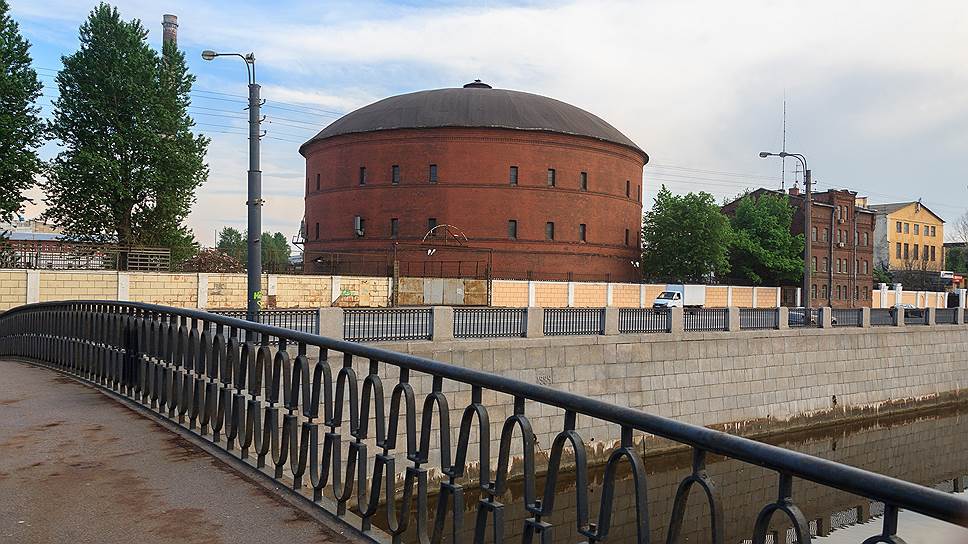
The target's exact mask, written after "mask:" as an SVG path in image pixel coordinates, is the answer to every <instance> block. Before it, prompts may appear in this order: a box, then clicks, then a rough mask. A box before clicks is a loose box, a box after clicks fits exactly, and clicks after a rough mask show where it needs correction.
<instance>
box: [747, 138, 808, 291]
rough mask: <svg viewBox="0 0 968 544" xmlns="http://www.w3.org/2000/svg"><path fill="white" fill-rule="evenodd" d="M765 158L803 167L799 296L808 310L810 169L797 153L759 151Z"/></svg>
mask: <svg viewBox="0 0 968 544" xmlns="http://www.w3.org/2000/svg"><path fill="white" fill-rule="evenodd" d="M767 157H781V158H784V157H794V158H796V159H797V160H799V161H800V164H801V165H803V184H804V185H805V186H806V193H805V194H804V197H803V287H802V288H801V290H802V294H801V295H800V300H801V303H802V304H803V307H804V308H810V304H811V302H812V301H811V300H810V299H811V296H810V287H811V285H812V283H813V282H812V281H811V278H810V275H811V272H812V268H811V259H810V255H811V253H812V251H811V247H810V245H811V244H812V243H813V238H811V230H810V224H811V222H812V219H813V217H812V215H813V211H812V210H813V196H812V194H813V193H812V187H813V179H812V177H811V175H810V169H809V168H807V159H806V158H805V157H804V156H803V155H801V154H799V153H787V152H786V151H781V152H779V153H770V152H769V151H760V158H761V159H765V158H767Z"/></svg>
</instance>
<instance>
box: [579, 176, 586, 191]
mask: <svg viewBox="0 0 968 544" xmlns="http://www.w3.org/2000/svg"><path fill="white" fill-rule="evenodd" d="M578 186H579V187H580V188H581V190H582V191H587V190H588V172H582V173H581V175H580V176H579V177H578Z"/></svg>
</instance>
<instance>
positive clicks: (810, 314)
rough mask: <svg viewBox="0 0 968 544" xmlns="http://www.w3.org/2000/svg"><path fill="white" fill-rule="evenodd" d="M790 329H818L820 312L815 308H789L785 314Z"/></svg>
mask: <svg viewBox="0 0 968 544" xmlns="http://www.w3.org/2000/svg"><path fill="white" fill-rule="evenodd" d="M787 326H788V327H790V328H804V327H819V326H820V311H819V310H818V309H817V308H790V309H789V310H788V312H787Z"/></svg>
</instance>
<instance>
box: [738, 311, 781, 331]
mask: <svg viewBox="0 0 968 544" xmlns="http://www.w3.org/2000/svg"><path fill="white" fill-rule="evenodd" d="M739 328H740V329H778V328H780V312H779V311H778V310H777V309H776V308H740V309H739Z"/></svg>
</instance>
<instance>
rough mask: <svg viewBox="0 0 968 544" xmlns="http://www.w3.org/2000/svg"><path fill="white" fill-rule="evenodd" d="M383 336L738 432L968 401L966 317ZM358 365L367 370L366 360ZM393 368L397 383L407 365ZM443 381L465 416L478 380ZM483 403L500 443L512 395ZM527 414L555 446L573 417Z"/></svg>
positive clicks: (606, 439) (597, 429)
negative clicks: (577, 333)
mask: <svg viewBox="0 0 968 544" xmlns="http://www.w3.org/2000/svg"><path fill="white" fill-rule="evenodd" d="M384 347H388V348H390V349H394V350H397V351H403V352H407V353H412V354H416V355H420V356H426V357H430V358H434V359H437V360H440V361H445V362H449V363H451V364H454V365H459V366H462V367H466V368H472V369H475V370H483V371H486V372H494V373H498V374H500V375H503V376H507V377H510V378H515V379H518V380H522V381H525V382H529V383H536V384H541V385H547V386H550V387H554V388H558V389H561V390H563V391H570V392H572V393H577V394H580V395H586V396H589V397H592V398H595V399H599V400H602V401H606V402H610V403H614V404H618V405H622V406H629V407H632V408H636V409H641V410H644V411H646V412H649V413H652V414H657V415H661V416H666V417H670V418H674V419H677V420H680V421H685V422H689V423H694V424H698V425H705V426H714V427H717V428H722V429H725V430H728V431H730V432H734V433H739V434H754V433H758V432H764V431H779V430H787V429H791V428H796V427H803V426H810V425H815V424H818V423H823V422H829V421H833V420H838V419H843V418H845V417H851V416H856V415H863V414H864V413H865V412H869V413H870V412H875V413H883V412H886V411H894V410H899V409H909V408H912V407H920V406H927V405H931V404H938V403H943V402H949V401H953V400H964V399H965V389H966V388H968V326H964V325H936V326H933V327H914V326H910V327H875V328H869V329H861V328H857V329H852V328H839V329H803V330H769V331H743V332H732V333H679V334H651V335H620V336H587V337H555V338H548V337H545V338H533V339H532V338H528V339H500V340H456V341H448V342H411V343H389V344H384ZM357 364H359V365H360V368H359V369H358V371H360V372H364V373H365V368H366V367H365V362H364V361H359V362H358V363H357ZM381 374H384V372H381ZM385 374H386V376H385V377H384V379H385V391H387V392H389V391H390V389H391V388H392V384H393V383H395V379H396V376H397V373H396V372H386V373H385ZM361 378H362V376H361ZM411 382H412V383H413V384H414V387H415V390H416V392H417V395H418V399H420V398H421V397H420V395H421V394H426V393H427V392H428V391H429V390H430V378H429V377H427V376H420V375H415V376H413V377H412V379H411ZM443 390H444V392H445V393H447V394H448V397H449V400H450V406H451V412H452V414H451V422H452V424H453V425H458V423H457V422H458V421H459V415H458V414H459V413H460V410H462V409H463V407H464V406H466V405H467V402H468V401H469V388H467V387H463V386H457V385H455V384H449V383H447V382H445V383H444V389H443ZM484 402H485V404H487V405H488V407H489V410H490V417H491V427H492V429H491V437H492V442H493V444H492V450H491V451H492V452H495V453H496V449H497V440H498V439H499V435H500V425H501V423H502V422H503V420H504V418H505V417H507V416H508V415H510V414H511V413H512V406H513V399H512V398H511V397H510V396H508V395H504V394H500V393H489V392H485V395H484ZM418 406H419V400H418ZM526 414H527V415H528V417H529V419H530V422H531V424H532V426H533V428H534V432H535V435H536V436H537V439H538V446H539V449H546V448H549V447H550V445H551V443H552V441H553V439H554V437H555V435H556V434H557V433H558V432H559V431H560V430H561V428H562V424H563V416H562V411H561V410H559V409H556V408H552V407H548V406H538V405H536V404H532V403H528V404H527V405H526ZM435 423H436V420H435ZM578 430H579V432H580V433H581V435H582V437H583V439H584V440H585V441H586V442H589V443H592V444H597V445H599V446H601V447H602V448H605V449H607V448H608V446H609V445H610V444H611V443H612V441H614V440H616V439H617V438H618V437H619V430H618V428H617V427H616V426H614V425H610V424H606V423H603V422H600V421H596V420H592V419H591V418H587V417H579V419H578ZM452 435H453V436H455V437H456V431H455V432H454V433H452ZM436 439H437V438H436V435H435V436H434V438H433V442H434V443H436Z"/></svg>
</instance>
